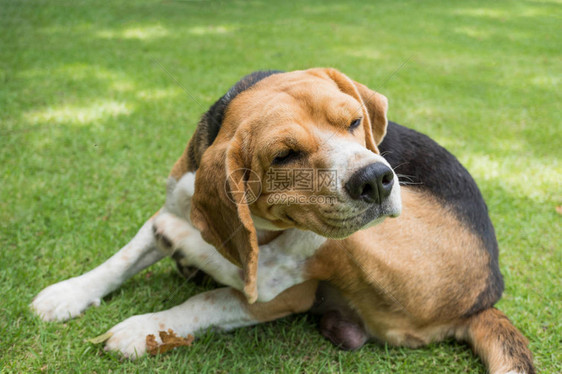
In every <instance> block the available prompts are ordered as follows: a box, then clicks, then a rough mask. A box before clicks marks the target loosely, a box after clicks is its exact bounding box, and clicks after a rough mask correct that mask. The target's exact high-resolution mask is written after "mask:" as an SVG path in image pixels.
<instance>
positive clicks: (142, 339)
mask: <svg viewBox="0 0 562 374" xmlns="http://www.w3.org/2000/svg"><path fill="white" fill-rule="evenodd" d="M162 331H164V332H167V331H169V332H170V333H175V332H174V330H173V327H172V326H169V324H168V323H166V321H165V319H164V318H161V317H160V316H159V313H153V314H142V315H139V316H134V317H131V318H128V319H126V320H124V321H123V322H121V323H119V324H117V325H115V326H113V328H112V329H111V330H109V333H110V334H111V337H110V338H109V339H108V340H107V342H106V343H105V350H106V351H117V352H120V353H121V354H123V356H125V357H127V358H130V359H136V358H138V357H140V356H142V355H144V354H145V353H146V351H147V338H148V336H149V335H152V336H151V337H150V338H149V339H150V340H152V344H153V345H154V346H155V347H157V346H161V345H162V344H163V342H162V338H161V334H160V332H162ZM153 348H154V347H153Z"/></svg>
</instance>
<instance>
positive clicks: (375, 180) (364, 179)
mask: <svg viewBox="0 0 562 374" xmlns="http://www.w3.org/2000/svg"><path fill="white" fill-rule="evenodd" d="M393 185H394V173H393V172H392V170H390V168H389V167H388V166H386V165H384V164H383V163H381V162H376V163H374V164H370V165H367V166H365V167H364V168H361V169H359V170H357V171H356V172H355V173H354V174H353V175H352V176H351V178H349V180H348V181H347V183H346V184H345V189H346V190H347V192H348V193H349V196H351V198H352V199H354V200H363V201H366V202H368V203H376V204H380V203H381V202H382V201H383V199H384V198H386V197H387V196H388V195H390V191H392V186H393Z"/></svg>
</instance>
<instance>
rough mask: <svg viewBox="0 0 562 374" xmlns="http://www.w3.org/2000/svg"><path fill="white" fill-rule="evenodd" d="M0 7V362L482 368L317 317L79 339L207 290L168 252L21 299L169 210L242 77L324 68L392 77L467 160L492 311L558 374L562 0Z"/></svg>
mask: <svg viewBox="0 0 562 374" xmlns="http://www.w3.org/2000/svg"><path fill="white" fill-rule="evenodd" d="M0 9H1V11H0V245H1V250H0V300H1V301H0V329H1V331H0V332H1V336H0V367H2V368H3V369H2V370H3V371H6V372H37V371H41V372H53V373H55V372H57V373H58V372H98V373H105V372H107V371H109V370H113V371H119V372H121V371H131V372H132V371H135V372H136V371H145V370H167V369H169V370H171V371H172V372H176V371H190V372H308V373H317V372H367V371H374V372H381V373H386V372H410V373H435V372H450V373H461V372H462V373H467V372H468V373H480V372H483V371H484V369H483V366H482V365H481V363H480V362H479V361H478V359H477V358H475V357H474V356H473V355H472V353H471V352H470V350H469V349H468V347H466V346H464V345H460V344H457V343H454V342H444V343H441V344H435V345H431V346H429V347H426V348H423V349H418V350H411V349H402V348H392V347H386V346H380V345H376V344H370V345H367V346H366V347H364V348H363V349H361V350H360V351H358V352H353V353H349V352H341V351H338V350H337V349H335V348H333V347H332V346H331V345H330V344H329V343H328V342H327V341H325V340H324V339H323V338H322V337H321V336H320V335H319V334H318V333H317V332H316V327H315V320H314V318H313V317H311V316H306V315H301V316H294V317H290V318H286V319H283V320H280V321H277V322H274V323H268V324H264V325H260V326H257V327H251V328H244V329H240V330H237V331H235V332H233V333H228V334H218V333H213V332H209V333H207V334H206V335H205V336H203V337H202V338H201V339H200V340H199V341H198V342H197V343H196V344H194V346H193V347H191V348H188V349H180V350H177V351H174V352H172V353H169V354H165V355H162V356H159V357H156V358H142V359H140V360H138V361H136V362H128V361H120V359H119V358H118V357H117V356H115V355H108V354H105V353H104V352H103V349H102V347H101V346H94V345H92V344H90V343H87V342H85V339H86V338H91V337H94V336H97V335H98V334H100V333H102V332H105V331H106V330H108V329H109V328H110V327H112V326H113V325H115V324H116V323H118V322H119V321H121V320H123V319H125V318H127V317H129V316H132V315H134V314H139V313H146V312H150V311H158V310H162V309H166V308H169V307H172V306H174V305H176V304H178V303H180V302H181V301H183V300H185V299H186V298H187V297H188V296H190V295H193V294H195V293H196V292H200V291H201V288H198V287H197V286H194V285H192V284H189V283H186V282H184V281H183V280H182V279H181V278H180V277H179V276H178V275H176V273H175V272H174V270H173V267H172V264H171V262H170V261H163V262H161V263H159V264H157V265H155V266H154V267H152V268H150V269H148V270H146V271H144V272H142V273H141V274H139V275H137V276H135V277H134V278H132V279H131V280H129V281H128V282H127V283H126V284H125V285H124V286H123V287H122V288H121V289H119V290H118V291H116V292H114V293H113V294H112V295H110V296H109V297H107V298H106V299H105V300H104V301H103V302H102V305H101V306H100V307H99V308H94V309H91V310H88V311H87V312H86V313H85V314H84V316H83V317H81V318H78V319H75V320H72V321H69V322H67V323H64V324H61V323H44V322H41V321H40V320H39V319H38V318H37V317H35V316H34V315H32V314H31V313H30V311H29V310H28V307H27V305H28V304H29V302H30V301H31V299H32V298H33V296H34V295H35V294H37V293H38V292H39V291H40V290H41V289H42V288H44V287H45V286H47V285H49V284H51V283H54V282H57V281H60V280H63V279H65V278H68V277H71V276H75V275H78V274H80V273H82V272H84V271H86V270H89V269H91V268H92V267H94V266H96V265H98V264H100V263H101V262H102V261H103V260H104V259H106V258H107V257H108V256H110V255H111V254H113V253H114V252H115V251H116V250H117V249H118V248H119V247H120V246H122V245H123V244H125V243H126V242H127V241H128V240H129V239H130V238H131V237H132V236H133V235H134V233H135V232H136V230H137V228H138V227H140V225H141V224H142V222H143V221H144V220H145V219H146V218H147V217H149V216H150V215H151V214H152V213H153V212H154V211H155V210H156V209H158V208H159V207H160V205H161V204H162V202H163V201H164V186H165V177H166V175H167V173H168V170H169V169H170V168H171V166H172V164H173V162H174V161H175V159H176V158H177V157H179V155H180V153H181V152H182V149H183V147H184V146H185V144H186V142H187V140H188V139H189V137H190V135H191V134H192V132H193V130H194V127H195V124H196V123H197V120H198V117H199V116H200V115H201V113H202V112H204V111H205V109H206V108H207V107H208V106H209V105H210V104H212V103H213V102H214V100H216V99H217V98H218V97H219V96H220V95H222V94H223V93H224V92H225V91H226V89H228V87H229V86H230V85H231V84H233V83H234V82H235V81H236V80H237V79H238V78H240V77H241V76H243V75H244V74H247V73H249V72H251V71H253V70H256V69H263V68H274V69H282V70H294V69H301V68H308V67H315V66H333V67H336V68H339V69H340V70H342V71H344V72H345V73H347V74H348V75H350V76H351V77H352V78H354V79H356V80H358V81H360V82H363V83H365V84H367V85H369V86H370V87H372V88H374V89H377V90H379V91H381V92H383V93H384V94H385V95H386V96H387V97H388V98H389V101H390V111H389V117H390V118H391V119H393V120H395V121H397V122H399V123H402V124H405V125H407V126H410V127H413V128H415V129H418V130H420V131H422V132H425V133H427V134H429V135H430V136H432V137H433V138H435V139H437V140H438V141H439V142H440V143H441V144H443V145H445V146H446V147H448V148H449V149H450V150H451V151H452V152H453V153H454V154H455V155H457V157H458V158H459V159H460V160H461V162H463V163H464V164H465V165H466V166H467V168H468V169H469V170H470V171H471V172H472V174H473V175H474V177H475V178H476V180H477V182H478V184H479V185H480V187H481V189H482V192H483V194H484V196H485V198H486V200H487V203H488V207H489V210H490V214H491V216H492V220H493V222H494V223H495V226H496V230H497V234H498V240H499V243H500V250H501V257H500V262H501V269H502V272H503V274H504V277H505V282H506V291H505V294H504V297H503V299H502V300H501V301H500V302H499V308H501V309H502V310H503V311H505V312H506V313H507V314H508V316H510V318H511V319H512V321H513V322H514V323H515V324H516V325H517V326H518V327H519V328H520V329H521V331H523V333H524V334H525V335H526V336H527V337H528V338H529V340H530V344H531V349H532V351H533V352H534V355H535V362H536V365H537V366H538V368H539V370H540V371H541V372H544V373H554V372H560V371H562V364H561V361H562V357H561V352H562V347H561V337H562V331H561V329H562V328H561V323H560V321H561V320H562V304H561V300H562V294H561V289H562V284H561V280H560V279H561V278H560V271H561V270H560V269H561V268H562V266H561V262H562V255H561V248H560V243H561V242H562V237H561V219H562V216H561V215H559V214H557V213H556V210H555V208H556V206H559V205H562V184H561V181H562V165H561V159H562V157H561V156H562V154H561V150H562V143H561V139H562V129H561V111H560V102H561V94H560V77H561V76H562V68H561V60H560V47H561V45H562V38H561V36H562V34H561V33H560V14H561V12H562V6H561V4H560V3H559V2H556V1H504V2H497V3H490V2H486V1H480V2H475V1H466V2H459V3H456V4H453V3H452V2H447V1H429V2H423V3H422V2H417V1H387V2H377V3H373V4H370V3H369V4H366V3H364V2H361V1H357V2H354V3H352V2H349V3H344V4H340V3H337V2H335V1H320V0H317V1H314V2H309V3H304V2H303V3H301V2H298V3H296V2H295V3H289V2H277V3H276V4H275V5H272V4H269V3H268V2H265V1H261V2H259V1H253V2H242V1H234V2H218V1H211V2H208V1H181V0H178V1H174V0H164V1H148V0H147V1H133V2H125V1H112V2H99V3H97V2H96V3H94V2H84V1H70V0H57V1H36V2H32V1H9V0H1V1H0ZM405 61H407V62H406V63H405V64H404V62H405ZM402 64H404V65H403V66H402V68H400V66H401V65H402ZM161 66H163V67H164V68H165V69H166V70H167V71H168V72H169V74H168V73H167V72H166V71H164V70H163V69H162V67H161ZM397 69H398V71H397ZM170 75H171V76H173V77H174V78H173V79H172V77H171V76H170ZM175 80H177V82H180V83H181V86H183V87H185V88H186V90H187V91H188V92H189V94H186V92H184V90H183V89H182V87H180V86H179V85H178V84H177V83H176V81H175Z"/></svg>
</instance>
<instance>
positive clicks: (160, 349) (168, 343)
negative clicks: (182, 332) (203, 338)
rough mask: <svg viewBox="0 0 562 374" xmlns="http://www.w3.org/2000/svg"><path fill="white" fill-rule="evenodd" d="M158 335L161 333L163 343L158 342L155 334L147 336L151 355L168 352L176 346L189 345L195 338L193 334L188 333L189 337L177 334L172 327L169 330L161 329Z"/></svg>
mask: <svg viewBox="0 0 562 374" xmlns="http://www.w3.org/2000/svg"><path fill="white" fill-rule="evenodd" d="M158 335H160V339H161V340H162V344H158V342H157V341H156V337H155V336H154V335H152V334H150V335H147V336H146V351H147V352H148V353H150V354H151V355H157V354H159V353H164V352H168V351H169V350H171V349H174V348H176V347H184V346H187V347H189V346H191V343H193V340H195V338H194V337H193V335H191V334H190V335H187V338H182V337H181V336H177V335H176V333H175V332H174V331H173V330H172V329H168V332H166V331H160V332H159V333H158Z"/></svg>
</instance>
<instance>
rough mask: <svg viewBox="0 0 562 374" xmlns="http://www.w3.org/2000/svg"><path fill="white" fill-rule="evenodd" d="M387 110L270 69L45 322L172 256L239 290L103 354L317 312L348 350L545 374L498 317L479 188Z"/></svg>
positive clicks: (134, 322) (306, 76)
mask: <svg viewBox="0 0 562 374" xmlns="http://www.w3.org/2000/svg"><path fill="white" fill-rule="evenodd" d="M387 107H388V103H387V99H386V98H385V97H384V96H383V95H381V94H380V93H378V92H374V91H372V90H370V89H369V88H367V87H366V86H364V85H362V84H360V83H357V82H355V81H353V80H351V79H350V78H348V77H347V76H346V75H344V74H342V73H340V72H339V71H337V70H334V69H310V70H305V71H294V72H288V73H285V72H280V71H261V72H256V73H253V74H250V75H248V76H246V77H244V78H243V79H242V80H240V81H239V82H238V83H236V84H235V85H234V86H233V87H232V88H231V89H230V90H229V91H228V92H227V93H226V94H225V95H224V96H223V97H221V98H220V99H219V100H218V101H217V102H216V103H215V104H214V105H212V106H211V107H210V109H209V110H208V111H207V112H206V113H205V114H204V115H203V116H202V118H201V120H200V122H199V124H198V126H197V129H196V131H195V133H194V135H193V137H192V138H191V140H190V141H189V144H188V145H187V148H186V149H185V151H184V152H183V154H182V156H181V157H180V158H179V160H178V161H177V162H176V163H175V165H174V166H173V168H172V171H171V173H170V176H169V179H168V186H167V198H166V202H165V204H164V206H163V207H162V208H161V209H160V210H159V211H158V212H157V213H156V214H155V215H154V216H153V217H151V218H150V219H149V220H148V221H147V222H146V223H145V224H144V225H143V226H142V227H141V229H140V231H139V232H138V234H137V235H136V236H135V237H134V238H133V239H132V240H131V242H129V243H128V244H127V245H126V246H125V247H123V248H122V249H121V250H120V251H119V252H118V253H117V254H115V255H114V256H113V257H111V258H110V259H109V260H107V261H106V262H105V263H103V264H102V265H100V266H98V267H97V268H95V269H93V270H91V271H90V272H88V273H85V274H83V275H81V276H79V277H75V278H71V279H68V280H65V281H63V282H60V283H57V284H54V285H52V286H50V287H47V288H46V289H44V290H43V291H41V293H39V294H38V295H37V297H36V298H35V299H34V300H33V302H32V304H31V307H32V309H33V310H34V311H35V312H36V313H37V314H38V315H39V316H41V318H42V319H44V320H46V321H53V320H57V321H63V320H66V319H69V318H72V317H76V316H78V315H79V314H80V313H82V312H83V311H84V310H85V309H86V308H88V307H89V306H91V305H99V303H100V299H101V298H102V297H104V296H105V295H107V294H108V293H110V292H111V291H113V290H115V289H116V288H117V287H119V285H121V284H122V283H123V282H124V281H125V280H126V279H128V278H129V277H131V276H132V275H134V274H135V273H137V272H139V271H140V270H142V269H144V268H146V267H147V266H150V265H151V264H153V263H155V262H156V261H158V260H160V259H162V258H164V257H165V256H172V257H173V258H174V259H175V260H176V262H177V265H178V267H179V268H180V270H181V271H182V273H184V274H192V273H193V269H200V270H202V271H203V272H205V273H206V274H208V275H210V276H212V277H213V278H214V279H215V280H216V281H217V282H219V283H222V284H223V285H225V286H226V287H224V288H217V289H214V290H211V291H207V292H204V293H202V294H199V295H195V296H193V297H191V298H189V299H188V300H187V301H185V302H184V303H183V304H181V305H178V306H176V307H174V308H172V309H169V310H165V311H162V312H158V313H150V314H145V315H138V316H134V317H131V318H129V319H127V320H125V321H123V322H121V323H119V324H118V325H116V326H114V327H113V328H112V329H111V330H110V331H109V334H108V336H110V337H109V338H108V340H107V341H106V343H105V344H106V349H108V350H115V351H119V352H121V353H122V354H123V355H125V356H127V357H136V356H138V355H142V354H144V353H145V351H146V349H147V346H146V345H147V336H149V335H153V336H155V337H156V338H155V339H156V342H157V343H162V341H161V340H159V339H160V338H159V334H158V333H159V332H160V331H169V330H170V329H171V330H173V332H174V333H176V334H178V335H180V336H184V337H185V336H187V335H188V334H195V335H196V334H197V333H198V332H200V331H203V330H205V329H207V328H209V327H216V328H220V329H224V330H230V329H234V328H237V327H242V326H248V325H253V324H257V323H260V322H265V321H271V320H275V319H278V318H281V317H284V316H287V315H290V314H293V313H301V312H307V311H311V312H315V313H320V314H321V315H322V317H321V320H320V331H321V333H322V334H323V335H324V336H325V337H326V338H328V339H329V340H330V341H332V342H333V343H334V344H335V345H337V346H339V347H341V348H343V349H357V348H359V347H361V346H362V345H363V344H365V343H366V342H367V341H369V340H378V341H382V342H388V343H389V344H393V345H400V346H406V347H412V348H415V347H420V346H423V345H426V344H428V343H430V342H435V341H440V340H443V339H445V338H448V337H454V338H456V339H457V340H459V341H466V342H468V343H469V344H470V345H471V346H472V348H473V349H474V351H475V352H476V353H477V354H478V355H479V356H480V357H481V358H482V360H483V361H484V363H485V364H486V365H487V368H488V370H489V371H490V372H491V373H527V374H530V373H534V368H533V363H532V356H531V352H530V351H529V349H528V348H527V345H528V342H527V340H526V339H525V337H524V336H523V335H522V334H521V333H520V332H519V331H518V330H517V329H516V328H515V327H514V326H513V325H512V324H511V322H510V321H509V319H508V318H507V317H506V316H505V315H504V314H503V313H502V312H501V311H499V310H498V309H496V308H494V304H495V303H496V302H497V301H498V300H499V298H500V297H501V294H502V291H503V280H502V275H501V273H500V271H499V266H498V245H497V241H496V237H495V233H494V228H493V226H492V223H491V221H490V218H489V217H488V213H487V207H486V204H485V203H484V200H483V198H482V196H481V194H480V192H479V190H478V187H477V186H476V184H475V182H474V180H473V179H472V178H471V176H470V175H469V173H468V172H467V171H466V170H465V169H464V168H463V166H462V165H461V164H460V163H459V162H458V161H457V159H456V158H455V157H454V156H453V155H451V154H450V153H449V152H448V151H446V150H445V149H444V148H442V147H441V146H439V145H438V144H437V143H435V142H434V141H433V140H431V139H430V138H428V137H427V136H425V135H422V134H420V133H418V132H416V131H414V130H411V129H408V128H406V127H402V126H400V125H398V124H395V123H393V122H388V121H387V116H386V113H387Z"/></svg>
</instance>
